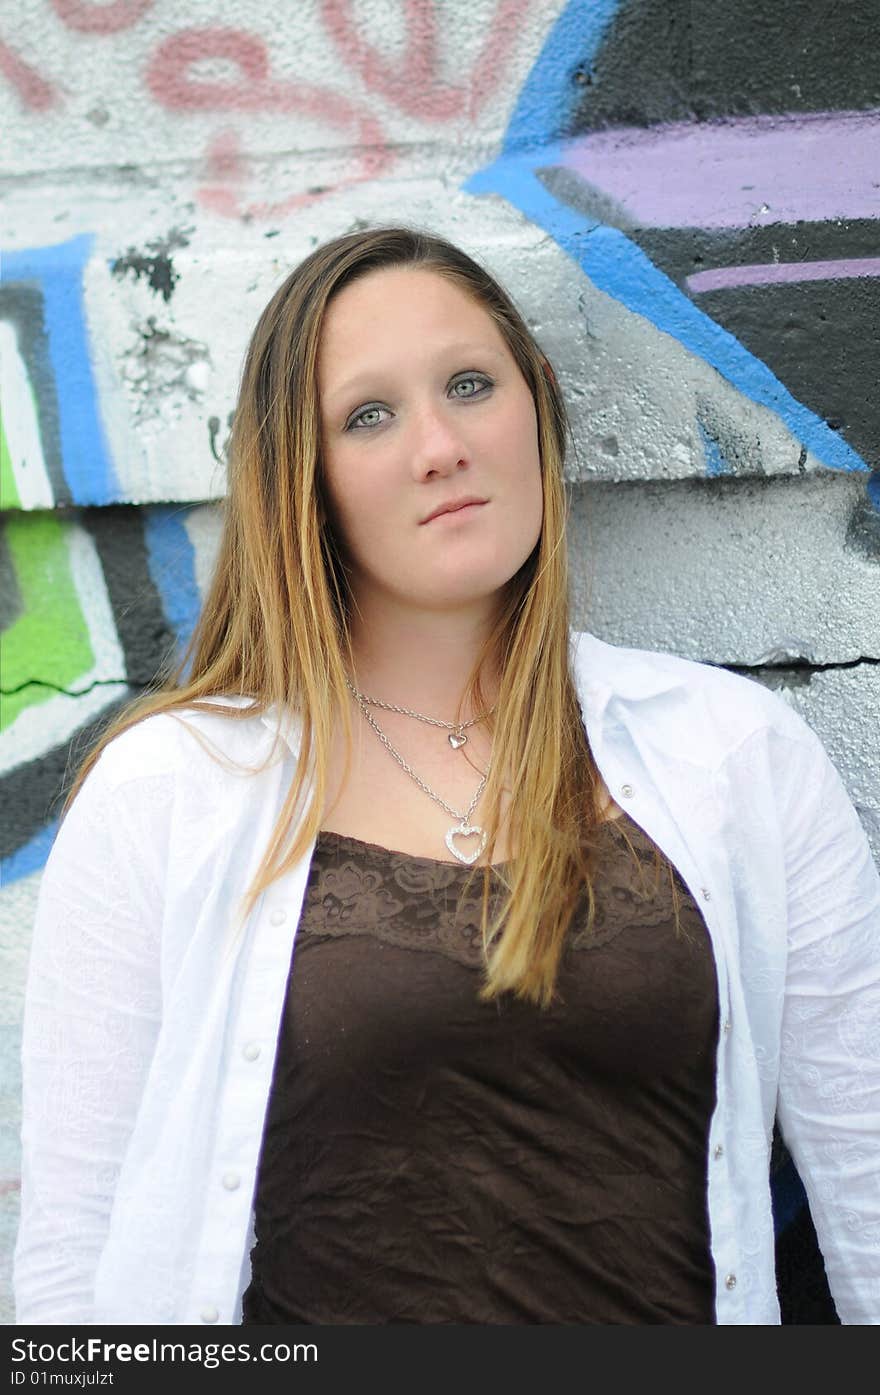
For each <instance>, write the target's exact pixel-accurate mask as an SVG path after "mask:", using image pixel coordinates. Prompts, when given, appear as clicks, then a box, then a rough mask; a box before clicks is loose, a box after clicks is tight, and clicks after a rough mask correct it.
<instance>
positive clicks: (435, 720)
mask: <svg viewBox="0 0 880 1395" xmlns="http://www.w3.org/2000/svg"><path fill="white" fill-rule="evenodd" d="M345 681H346V682H347V683H348V686H349V689H350V690H351V692H352V693H353V695H354V696H355V697H356V698H357V700H358V702H359V703H363V702H366V703H368V704H369V705H370V707H381V708H382V709H383V711H385V712H398V713H399V714H400V715H401V716H402V717H415V718H416V720H417V721H419V722H427V724H428V726H430V727H442V728H443V729H444V730H446V731H448V732H449V735H448V737H447V738H446V739H447V741H448V742H449V744H450V746H451V747H452V749H453V751H457V750H458V749H459V748H460V747H461V746H465V745H466V744H467V737H466V736H465V732H466V731H467V729H468V727H472V726H476V724H477V722H481V721H482V720H483V718H482V717H471V719H470V721H469V722H441V721H440V719H439V717H426V716H425V715H424V713H422V712H413V710H412V708H411V707H397V706H396V705H395V704H394V703H393V702H380V701H379V699H378V698H371V697H367V695H366V693H362V692H360V690H359V689H357V688H355V687H353V686H352V684H351V683H350V682H349V680H348V679H347V678H346V680H345ZM494 711H495V708H494V707H491V708H490V709H489V711H488V712H487V713H486V716H487V717H491V716H492V713H493V712H494Z"/></svg>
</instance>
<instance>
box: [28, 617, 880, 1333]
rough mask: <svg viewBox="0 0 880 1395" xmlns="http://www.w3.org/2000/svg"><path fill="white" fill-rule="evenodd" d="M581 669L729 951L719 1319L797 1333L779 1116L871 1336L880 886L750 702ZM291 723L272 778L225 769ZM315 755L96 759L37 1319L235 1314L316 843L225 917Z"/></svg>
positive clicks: (842, 1284)
mask: <svg viewBox="0 0 880 1395" xmlns="http://www.w3.org/2000/svg"><path fill="white" fill-rule="evenodd" d="M572 665H573V673H574V676H575V680H576V683H577V687H578V692H579V696H580V700H581V705H582V710H583V716H584V722H585V726H586V730H587V734H588V737H589V741H590V745H591V747H592V750H593V753H594V756H595V759H596V762H597V764H598V767H599V770H600V771H601V773H602V776H603V777H604V779H605V782H606V784H607V786H608V788H609V790H610V791H611V793H612V795H613V796H614V797H615V799H617V800H618V801H619V802H621V803H622V804H623V806H624V807H625V808H626V810H627V812H628V813H629V814H631V815H632V817H633V818H634V819H635V820H636V822H637V823H639V824H640V825H641V826H642V828H643V829H644V830H645V831H646V832H647V833H648V834H649V836H650V837H651V838H652V839H653V840H654V841H655V842H656V843H657V844H658V845H659V846H660V848H661V849H662V850H663V851H664V852H665V853H666V854H667V856H668V857H669V858H670V859H671V860H672V862H673V863H674V864H675V866H676V867H677V868H678V870H679V872H680V873H681V875H682V876H683V878H684V880H685V882H686V883H687V884H688V886H689V888H690V890H691V893H692V894H693V896H694V897H695V898H696V901H697V904H698V905H699V907H700V909H701V911H702V913H703V916H704V918H705V921H706V926H707V929H708V933H709V936H710V938H711V943H712V949H713V953H714V958H715V965H716V974H717V985H718V999H719V1009H720V1011H719V1034H718V1044H717V1066H716V1094H717V1103H716V1107H715V1111H714V1114H713V1117H712V1120H711V1126H710V1130H709V1141H708V1155H707V1160H706V1173H707V1187H708V1211H709V1219H710V1230H711V1244H712V1254H713V1258H714V1264H715V1274H716V1294H717V1297H716V1309H717V1320H718V1322H719V1323H776V1322H778V1321H779V1307H778V1303H777V1299H776V1286H775V1276H774V1239H773V1221H772V1215H771V1206H770V1190H769V1182H768V1174H769V1155H770V1143H771V1137H772V1131H773V1121H774V1116H776V1115H778V1118H779V1121H780V1126H781V1129H782V1132H783V1135H784V1137H785V1140H786V1142H787V1144H788V1147H789V1149H790V1151H791V1153H792V1155H793V1157H794V1160H795V1163H796V1165H797V1168H798V1171H799V1173H800V1175H801V1177H802V1179H803V1181H804V1184H805V1187H806V1190H807V1194H808V1197H809V1202H810V1209H811V1212H812V1216H813V1221H814V1223H815V1226H816V1231H817V1234H818V1237H819V1242H820V1245H821V1248H822V1253H823V1255H824V1259H825V1266H826V1270H827V1273H828V1278H829V1282H830V1286H831V1291H832V1294H833V1296H834V1300H835V1303H836V1305H837V1308H838V1312H839V1314H840V1316H841V1318H842V1320H843V1321H844V1322H847V1323H876V1322H880V880H878V876H877V871H876V869H875V867H874V865H873V862H872V860H871V855H870V852H869V848H868V844H867V840H866V838H865V834H864V832H863V830H862V827H861V825H860V823H859V821H858V818H857V816H856V814H855V812H854V810H853V808H852V805H851V804H850V802H849V800H848V798H847V796H846V794H845V793H844V790H843V788H842V785H841V783H840V780H839V778H838V776H837V774H836V772H835V770H834V769H833V767H832V766H831V764H830V763H829V761H828V759H827V757H826V756H825V754H824V752H823V750H822V747H821V745H820V743H819V742H818V740H817V739H816V737H815V736H814V735H813V734H812V732H811V731H810V730H809V728H808V727H807V726H805V724H804V723H803V722H802V721H801V720H800V719H799V718H798V717H797V716H796V715H795V714H794V713H793V712H792V711H791V710H790V708H789V707H788V706H787V705H786V704H785V703H784V702H783V701H781V700H780V699H779V698H778V697H776V696H774V695H773V694H772V693H770V692H768V691H766V690H765V689H763V688H761V687H760V686H758V685H757V684H754V683H751V682H749V681H747V680H745V679H741V678H737V677H734V676H733V675H731V674H728V673H726V672H724V671H721V670H717V669H713V668H710V667H707V666H703V665H699V664H694V663H690V662H687V661H685V660H682V659H677V658H674V657H672V656H667V655H659V654H648V653H645V652H640V651H636V650H627V649H619V648H615V647H612V646H610V645H607V644H604V643H602V642H601V641H599V640H597V639H595V638H593V637H592V636H590V635H586V634H584V635H573V636H572ZM237 705H239V706H242V707H246V706H247V700H246V699H238V700H237ZM279 725H280V728H281V730H282V733H283V736H284V740H283V741H282V742H281V743H280V747H279V750H278V752H277V753H276V756H275V758H274V759H273V761H272V763H270V764H268V765H267V766H266V768H265V769H264V770H263V771H262V772H260V773H258V774H249V773H247V772H245V771H242V770H241V769H239V768H236V764H238V765H241V764H244V765H252V766H254V765H259V763H260V761H261V760H262V759H263V758H265V756H266V755H267V753H268V751H269V748H270V746H271V741H272V736H273V735H274V733H275V731H276V730H277V729H278V728H279ZM212 751H213V752H214V754H213V755H212V754H211V752H212ZM297 751H298V734H297V726H296V723H295V722H294V721H292V720H291V718H290V716H289V714H280V713H278V712H275V711H271V712H269V713H265V714H263V715H262V716H245V717H244V719H243V720H233V719H231V718H228V717H224V716H222V715H221V714H219V713H218V714H213V713H211V714H204V713H203V714H196V713H188V714H186V715H185V716H181V715H170V714H160V715H156V716H153V717H150V718H147V719H146V720H145V721H144V722H142V723H141V724H140V725H138V726H136V727H135V728H133V729H131V730H130V731H128V732H125V733H123V735H122V736H121V737H119V738H117V739H116V741H114V742H112V743H111V744H110V746H109V747H108V748H107V749H106V750H105V751H104V753H103V754H102V756H101V758H100V760H99V761H98V763H97V765H96V766H95V768H94V769H93V771H92V772H91V773H90V775H89V778H88V780H87V781H86V782H85V785H84V787H83V789H82V791H81V793H80V794H79V796H78V798H77V799H76V801H75V802H74V805H73V807H72V809H71V811H70V813H69V814H68V817H67V818H66V820H65V821H64V823H63V824H62V826H61V829H60V831H59V834H58V837H57V839H56V841H55V844H54V847H53V849H52V852H51V855H50V857H49V860H48V862H47V865H46V868H45V871H44V874H43V879H42V883H41V887H40V896H39V903H38V909H37V916H36V923H35V928H34V939H33V948H32V954H31V962H30V969H29V977H28V984H27V996H26V1006H25V1022H24V1044H23V1068H24V1122H23V1130H22V1134H23V1168H22V1214H21V1227H20V1232H19V1238H18V1243H17V1247H16V1257H15V1291H16V1299H17V1321H18V1322H20V1323H101V1322H103V1323H151V1324H152V1323H159V1324H162V1323H202V1322H204V1323H235V1322H238V1321H239V1320H240V1315H241V1295H242V1293H243V1291H244V1288H245V1287H246V1286H247V1283H248V1281H249V1274H250V1270H249V1250H250V1246H251V1243H252V1239H253V1231H252V1201H253V1194H254V1186H255V1178H256V1169H257V1161H258V1155H259V1148H260V1142H261V1136H262V1130H263V1122H264V1117H265V1113H266V1107H267V1100H268V1093H269V1087H270V1083H271V1078H272V1067H273V1061H274V1055H275V1044H276V1040H277V1036H278V1031H279V1025H280V1020H281V1013H282V1008H283V1004H284V1000H285V989H286V982H287V976H288V970H289V966H290V962H291V953H292V949H293V942H294V936H295V932H296V927H297V923H298V921H299V918H300V912H301V907H302V902H303V897H304V893H305V888H306V884H307V879H308V873H309V865H310V860H311V849H309V850H308V851H307V852H306V853H305V854H304V856H303V857H302V858H301V859H300V860H299V861H298V862H297V864H296V866H294V867H293V869H292V870H291V871H290V872H288V873H287V874H286V875H285V876H284V877H282V878H281V879H279V880H278V881H276V882H275V883H274V884H273V885H272V886H271V887H270V888H269V889H268V890H267V891H266V892H265V893H264V894H263V895H262V897H261V898H260V900H259V902H258V903H257V905H256V907H255V909H254V912H253V914H252V915H251V916H250V917H249V918H248V919H247V920H246V921H244V922H243V921H242V920H241V918H240V917H239V916H238V915H237V908H238V906H239V902H240V898H241V897H242V895H243V893H244V891H245V890H246V888H247V886H248V884H249V883H250V881H251V879H252V877H253V875H254V873H255V872H256V869H257V867H258V865H259V863H260V861H261V859H262V856H263V853H264V851H265V848H266V845H267V839H268V835H269V833H270V831H271V829H272V826H273V824H274V823H275V820H276V817H277V814H278V812H279V810H280V807H281V804H282V801H283V799H284V796H285V793H286V792H287V791H288V790H289V788H290V781H291V778H292V773H293V769H294V765H295V759H296V754H297ZM218 755H223V756H226V757H228V758H230V759H229V760H226V761H224V760H222V759H218V758H217V757H218ZM584 1317H585V1320H588V1318H589V1314H584Z"/></svg>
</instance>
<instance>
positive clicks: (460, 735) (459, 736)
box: [449, 731, 467, 751]
mask: <svg viewBox="0 0 880 1395" xmlns="http://www.w3.org/2000/svg"><path fill="white" fill-rule="evenodd" d="M466 741H467V737H466V736H465V734H464V732H463V731H451V732H450V733H449V744H450V746H451V747H452V749H453V751H457V750H458V748H459V746H463V745H464V744H465V742H466Z"/></svg>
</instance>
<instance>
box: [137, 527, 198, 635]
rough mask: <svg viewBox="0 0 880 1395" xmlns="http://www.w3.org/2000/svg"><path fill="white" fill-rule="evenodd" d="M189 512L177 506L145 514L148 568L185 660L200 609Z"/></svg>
mask: <svg viewBox="0 0 880 1395" xmlns="http://www.w3.org/2000/svg"><path fill="white" fill-rule="evenodd" d="M188 511H189V510H188V509H186V508H180V507H179V506H176V505H167V506H164V507H161V506H160V507H152V508H146V509H144V510H143V516H144V542H145V544H146V549H147V565H148V566H149V569H150V576H151V578H152V581H153V585H154V586H155V587H156V590H157V591H158V592H159V595H160V597H161V600H162V608H163V610H164V612H165V616H166V619H167V620H168V623H169V624H170V625H171V627H172V629H173V630H174V633H175V635H176V637H177V652H178V656H179V657H180V656H182V654H183V651H184V649H185V648H186V645H187V643H188V642H189V638H190V635H191V634H192V632H193V629H194V627H195V623H196V620H197V619H198V615H199V610H200V609H201V604H202V602H201V597H200V595H199V589H198V587H197V585H196V576H195V550H194V548H193V545H192V543H191V542H190V538H189V534H188V533H187V531H186V528H185V526H184V516H185V515H186V513H187V512H188Z"/></svg>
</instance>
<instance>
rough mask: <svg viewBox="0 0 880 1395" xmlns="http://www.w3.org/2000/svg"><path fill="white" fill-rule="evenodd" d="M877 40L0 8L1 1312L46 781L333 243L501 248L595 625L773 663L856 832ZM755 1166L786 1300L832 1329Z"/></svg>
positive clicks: (874, 324) (876, 248)
mask: <svg viewBox="0 0 880 1395" xmlns="http://www.w3.org/2000/svg"><path fill="white" fill-rule="evenodd" d="M793 38H794V39H796V42H795V41H793ZM878 52H880V12H878V10H877V7H876V6H875V5H873V4H872V3H870V0H860V2H859V3H853V4H850V5H846V6H834V7H830V6H829V5H828V4H827V3H826V0H799V3H798V4H789V3H781V4H778V5H774V6H768V5H767V4H766V3H763V2H762V0H732V3H728V4H724V5H722V4H720V3H718V0H567V3H566V0H531V3H529V2H528V0H473V2H472V3H471V4H468V5H462V4H459V3H458V2H457V0H309V3H307V4H301V3H299V0H281V3H280V4H279V5H276V6H275V7H274V9H273V11H272V15H271V18H270V17H269V15H268V14H267V11H266V7H265V6H264V5H262V4H259V3H257V0H229V2H228V3H223V4H218V5H214V6H210V7H208V6H193V5H184V4H182V3H181V2H180V0H20V3H19V4H18V5H16V6H15V7H11V6H10V7H7V8H6V13H5V15H4V17H3V19H2V21H0V118H2V126H3V130H4V132H5V133H6V140H5V141H4V143H3V148H2V152H0V175H2V179H3V186H4V195H5V200H4V203H5V212H4V215H3V220H4V221H3V228H2V249H3V257H2V274H0V394H2V403H3V415H2V430H0V496H2V498H0V502H2V510H0V581H2V587H0V629H2V641H0V643H2V650H0V654H2V675H0V677H2V681H0V702H2V710H0V779H2V792H3V799H2V802H0V874H2V889H0V945H2V955H3V961H4V972H3V973H2V975H0V1007H2V1019H0V1033H2V1035H0V1095H2V1102H3V1105H4V1108H3V1118H4V1119H5V1120H8V1121H10V1122H9V1125H8V1127H7V1128H6V1130H5V1132H2V1133H0V1251H2V1255H0V1263H2V1269H0V1318H2V1319H3V1320H5V1321H7V1322H8V1321H11V1320H12V1308H11V1299H10V1295H9V1286H8V1275H9V1258H10V1253H11V1247H12V1243H13V1239H14V1234H15V1228H16V1224H17V1197H18V1166H19V1164H18V1133H17V1112H18V1092H19V1088H20V1081H19V1074H18V1041H19V1032H20V1019H21V1005H22V991H23V983H24V974H25V969H26V962H27V953H28V947H29V933H30V925H31V922H32V918H33V910H34V905H35V899H36V893H37V888H38V885H39V878H40V872H41V869H42V867H43V865H44V863H45V859H46V856H47V854H48V850H49V848H50V846H51V842H52V837H53V834H54V830H55V827H56V823H57V815H58V808H59V803H60V796H61V793H62V790H63V788H64V785H65V780H66V778H68V776H69V772H70V771H71V770H72V768H73V767H74V766H75V764H76V761H77V758H78V755H79V753H81V752H82V751H84V750H85V749H86V747H87V746H88V743H89V741H90V739H91V737H92V736H93V735H94V733H95V732H96V731H97V730H98V728H99V727H100V726H102V725H103V724H104V723H105V722H106V720H107V719H108V717H109V716H110V715H111V714H112V713H113V712H114V711H115V710H116V709H117V708H118V707H119V706H120V705H121V704H123V703H125V702H126V701H127V700H128V699H129V698H130V697H131V696H132V695H133V694H135V693H137V692H138V691H140V690H141V689H142V688H143V687H144V685H146V684H147V683H148V682H149V681H150V680H151V678H152V677H153V676H154V675H155V673H156V672H157V670H158V669H159V668H160V666H161V665H162V664H163V663H164V662H165V661H167V660H168V658H169V657H171V656H174V655H175V654H177V653H179V652H180V651H181V649H182V646H183V645H184V644H185V642H186V639H187V637H188V635H189V633H190V632H191V629H192V626H193V624H194V621H195V617H196V615H197V613H198V608H199V604H200V597H201V596H202V595H203V594H204V591H205V587H206V584H207V579H208V577H209V575H210V569H211V565H212V559H213V556H214V549H215V547H216V542H217V537H218V530H219V516H218V506H217V501H218V500H219V499H221V498H222V496H223V492H224V481H225V465H224V444H225V441H226V437H227V434H228V429H229V422H230V413H231V410H232V407H233V403H234V399H235V391H236V383H237V376H238V372H239V369H240V364H241V356H242V351H243V348H244V345H245V343H246V340H247V337H248V334H249V332H250V329H251V327H252V325H253V323H254V321H255V319H256V316H257V314H258V313H259V311H260V309H261V308H262V306H263V304H264V303H265V302H266V300H267V299H268V297H269V295H270V293H271V291H272V290H273V288H274V287H275V286H276V285H277V284H278V282H279V281H280V280H281V279H282V278H283V276H284V275H285V274H286V273H287V271H288V270H289V269H290V268H291V267H292V266H293V265H295V264H296V262H297V261H299V260H300V259H301V258H302V257H303V256H304V255H305V254H306V253H307V252H308V251H309V250H311V248H312V247H314V246H315V245H316V244H317V243H318V242H319V241H322V240H324V239H325V238H328V237H331V236H334V235H336V234H338V233H341V232H344V231H347V230H349V229H352V228H355V227H358V226H362V225H367V224H371V223H379V222H387V221H404V222H407V223H411V224H417V225H422V226H428V227H431V228H433V229H436V230H438V231H439V232H441V233H443V234H445V235H447V236H450V237H452V238H453V239H454V240H456V241H458V242H459V243H461V244H462V245H463V246H464V247H466V248H467V249H468V250H469V251H471V252H472V253H474V254H475V255H476V256H478V257H479V258H480V259H482V260H484V261H485V262H486V263H487V264H488V265H489V266H490V267H491V268H492V269H493V270H494V271H495V272H496V273H498V274H499V276H500V277H501V279H502V280H503V281H504V282H505V283H506V284H507V285H508V286H509V288H510V289H511V291H512V293H513V294H514V296H515V298H516V299H517V300H518V302H519V303H520V305H521V306H522V308H523V310H524V311H525V313H526V316H527V318H528V320H529V322H530V324H531V325H532V327H533V328H534V330H535V332H536V334H537V336H538V338H539V340H540V341H541V343H542V344H543V346H544V348H545V349H546V351H547V352H548V354H549V356H550V358H551V360H552V361H553V362H554V364H555V366H556V368H557V371H558V375H559V378H560V380H561V382H562V385H563V388H564V390H565V393H566V397H567V401H568V404H569V409H570V414H571V419H572V425H573V439H574V444H573V451H572V457H571V459H570V461H569V463H568V477H569V480H570V486H571V496H572V511H571V525H570V542H571V553H572V563H573V585H574V602H575V610H576V619H577V621H578V623H579V625H581V626H582V627H584V628H587V627H588V628H590V629H592V630H594V631H595V632H597V633H598V634H600V635H602V636H603V637H605V638H608V639H610V640H613V641H615V642H621V643H628V644H633V645H642V646H646V647H653V648H660V649H668V650H671V651H674V652H677V653H682V654H686V655H688V656H690V657H693V658H697V659H701V660H706V661H709V662H712V663H717V664H723V665H726V666H728V667H731V668H735V669H736V670H737V671H740V672H744V673H746V674H749V675H751V676H752V677H754V678H755V679H756V680H757V681H762V682H765V683H768V684H770V685H772V686H774V687H777V688H779V689H780V690H781V691H782V692H783V694H784V696H785V697H786V698H787V700H788V701H790V702H791V703H792V704H793V705H794V706H795V707H797V709H798V710H799V711H801V712H802V714H803V715H804V716H805V717H806V719H807V720H808V721H810V722H811V723H812V725H813V726H814V727H815V728H816V730H817V731H818V732H819V734H820V735H821V736H822V738H823V740H824V741H825V742H826V744H827V746H828V748H829V750H830V751H831V754H832V756H833V757H834V759H835V760H836V762H837V765H838V767H839V769H840V770H841V773H842V774H843V776H844V779H845V781H846V783H847V785H848V788H849V790H850V793H851V795H852V797H853V799H854V801H855V803H856V806H857V808H858V810H859V813H860V815H861V817H862V818H863V820H864V823H865V827H866V829H867V831H868V834H869V838H870V839H871V840H872V844H873V847H874V849H875V851H876V853H877V855H878V857H880V750H878V744H877V740H876V732H877V730H878V723H880V407H878V396H877V392H876V363H877V362H878V361H880V230H878V220H880V65H878V63H877V61H876V55H877V53H878ZM774 1168H775V1176H774V1185H775V1201H776V1212H777V1215H776V1220H777V1229H778V1245H779V1255H778V1258H779V1269H780V1283H781V1286H782V1293H783V1306H784V1313H785V1316H786V1318H787V1319H788V1320H792V1321H801V1322H805V1321H819V1322H827V1321H833V1320H834V1314H833V1307H832V1305H831V1304H830V1300H829V1298H828V1296H827V1291H826V1289H825V1286H824V1275H823V1272H822V1267H821V1261H820V1260H819V1259H818V1256H817V1254H816V1251H815V1246H814V1240H813V1237H812V1233H811V1227H810V1222H809V1214H808V1211H807V1210H806V1208H805V1205H804V1201H803V1194H802V1191H801V1189H800V1187H799V1183H798V1181H797V1178H796V1175H795V1174H794V1172H793V1169H792V1167H791V1164H790V1162H789V1161H788V1159H787V1157H786V1155H785V1153H784V1150H783V1149H781V1147H780V1148H778V1149H777V1151H776V1153H775V1155H774Z"/></svg>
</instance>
